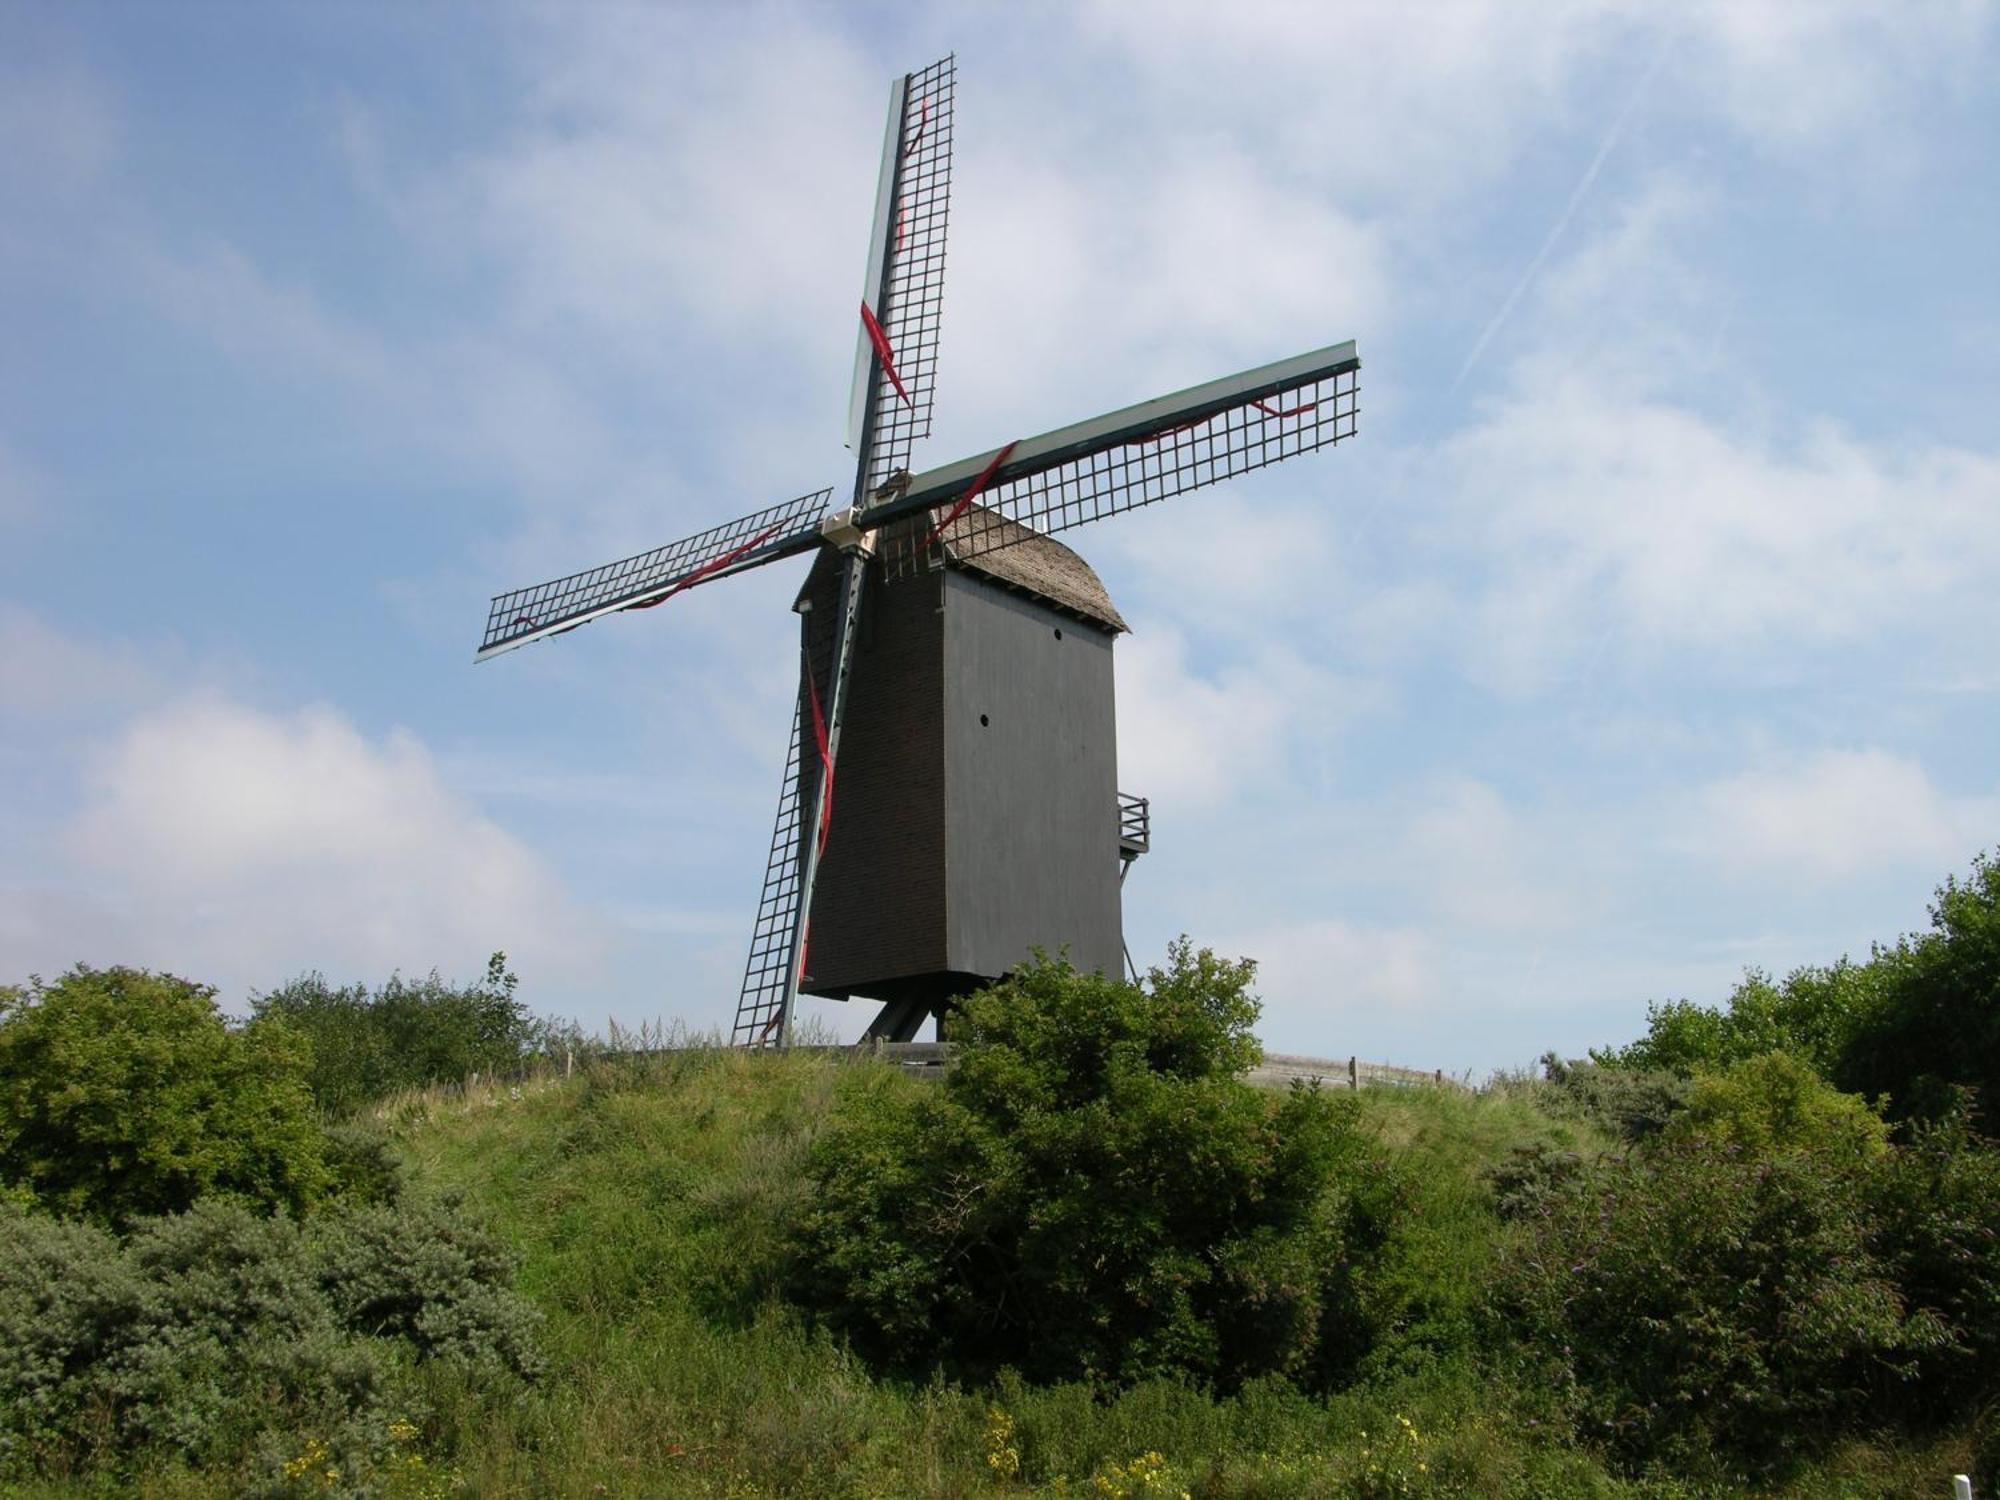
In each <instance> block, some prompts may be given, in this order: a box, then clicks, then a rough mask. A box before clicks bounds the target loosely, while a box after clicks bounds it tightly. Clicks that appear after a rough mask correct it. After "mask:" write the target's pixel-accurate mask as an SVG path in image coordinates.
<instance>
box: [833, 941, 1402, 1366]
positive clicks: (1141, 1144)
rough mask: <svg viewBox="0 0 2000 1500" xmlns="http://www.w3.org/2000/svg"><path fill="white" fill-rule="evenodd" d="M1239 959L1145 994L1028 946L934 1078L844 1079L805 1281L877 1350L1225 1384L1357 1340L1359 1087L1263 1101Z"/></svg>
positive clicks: (963, 1021) (1247, 969)
mask: <svg viewBox="0 0 2000 1500" xmlns="http://www.w3.org/2000/svg"><path fill="white" fill-rule="evenodd" d="M1252 972H1253V967H1252V965H1251V964H1249V963H1248V962H1242V963H1233V964H1232V963H1228V962H1225V961H1222V960H1218V959H1216V958H1215V957H1214V955H1212V954H1210V953H1208V952H1207V951H1206V950H1204V951H1202V952H1200V953H1198V954H1197V953H1194V952H1193V951H1192V950H1191V948H1190V945H1189V944H1188V942H1187V941H1186V940H1185V939H1182V940H1181V941H1180V942H1179V943H1178V944H1176V945H1175V946H1174V947H1173V949H1172V950H1171V952H1170V956H1169V962H1168V966H1167V967H1166V968H1165V969H1164V970H1163V969H1154V970H1153V971H1152V973H1151V974H1150V976H1149V978H1148V981H1147V984H1146V986H1145V987H1143V988H1142V987H1140V986H1137V985H1130V984H1126V983H1123V982H1121V981H1119V980H1116V979H1111V978H1108V977H1106V976H1104V975H1101V974H1082V973H1078V972H1077V971H1076V970H1074V969H1073V968H1071V967H1070V966H1069V965H1068V964H1067V963H1064V962H1039V963H1037V964H1034V965H1032V966H1030V967H1028V968H1026V969H1024V970H1022V971H1021V972H1019V973H1018V974H1016V975H1015V976H1013V977H1012V978H1010V979H1008V980H1006V981H1004V982H1002V983H1001V984H998V985H995V986H994V987H992V988H991V989H989V990H986V991H984V992H982V993H980V994H978V995H975V996H973V997H971V998H970V999H968V1000H967V1001H966V1002H965V1004H964V1007H963V1009H962V1010H961V1011H960V1012H959V1013H958V1014H956V1015H955V1016H954V1017H953V1018H952V1019H951V1020H950V1021H949V1022H948V1026H947V1029H948V1034H949V1035H950V1036H951V1038H952V1039H953V1041H954V1042H955V1043H956V1044H957V1046H958V1049H959V1050H958V1053H957V1057H956V1062H955V1066H954V1068H953V1070H952V1071H951V1072H950V1074H948V1075H947V1077H946V1079H945V1081H944V1082H943V1083H942V1084H941V1085H940V1086H939V1087H938V1088H937V1089H936V1090H934V1091H916V1092H913V1091H910V1090H906V1089H891V1088H884V1087H880V1086H873V1087H870V1086H865V1085H864V1086H863V1087H861V1088H858V1089H851V1090H850V1091H849V1092H848V1094H847V1096H846V1097H845V1098H844V1099H843V1100H842V1101H841V1104H840V1105H839V1108H838V1110H837V1112H836V1115H835V1118H834V1121H833V1123H832V1126H831V1128H830V1129H829V1131H828V1134H827V1135H826V1137H825V1138H824V1139H823V1140H822V1141H821V1143H820V1144H819V1145H818V1146H817V1147H816V1149H815V1151H814V1153H813V1156H812V1158H811V1162H810V1165H809V1174H810V1176H811V1179H812V1183H813V1197H812V1200H811V1203H810V1205H809V1207H808V1208H807V1209H806V1211H805V1212H804V1214H803V1216H802V1221H801V1227H800V1231H799V1238H798V1268H797V1275H796V1281H795V1286H796V1289H797V1295H798V1296H799V1297H800V1298H801V1299H802V1300H804V1301H806V1302H807V1303H808V1304H809V1305H811V1306H814V1307H816V1308H817V1309H818V1310H819V1311H820V1312H821V1313H822V1314H823V1315H824V1317H825V1318H826V1320H827V1321H828V1322H829V1323H831V1324H832V1325H833V1326H834V1327H835V1328H837V1329H839V1330H841V1331H843V1332H845V1333H846V1334H848V1335H849V1336H850V1337H851V1338H852V1339H853V1341H854V1342H855V1344H856V1345H857V1346H858V1347H860V1348H861V1349H862V1350H863V1351H864V1352H865V1353H868V1354H869V1355H871V1356H872V1357H874V1358H875V1359H877V1360H879V1361H884V1362H889V1363H897V1364H903V1365H911V1366H919V1367H921V1366H924V1365H927V1364H930V1363H932V1362H943V1363H945V1364H948V1365H952V1366H956V1367H960V1368H965V1369H972V1370H990V1369H992V1368H993V1367H996V1366H1001V1365H1007V1366H1013V1367H1015V1368H1018V1369H1020V1370H1021V1371H1022V1372H1023V1373H1025V1374H1027V1375H1028V1376H1030V1377H1031V1378H1035V1379H1062V1378H1077V1377H1081V1378H1085V1379H1106V1380H1112V1381H1122V1382H1130V1381H1136V1380H1141V1379H1144V1378H1147V1377H1149V1376H1154V1375H1170V1374H1171V1375H1182V1376H1188V1375H1191V1376H1194V1377H1196V1378H1199V1379H1212V1380H1215V1381H1218V1382H1220V1383H1222V1384H1224V1385H1234V1384H1235V1383H1237V1382H1240V1381H1241V1380H1243V1379H1245V1378H1247V1377H1250V1376H1253V1375H1256V1374H1259V1373H1264V1372H1271V1371H1304V1370H1305V1369H1307V1368H1308V1366H1309V1365H1310V1364H1311V1363H1312V1362H1313V1361H1315V1360H1316V1359H1318V1358H1319V1357H1321V1356H1322V1354H1323V1352H1324V1346H1325V1345H1326V1344H1327V1343H1328V1342H1329V1341H1338V1340H1339V1339H1341V1338H1342V1337H1344V1336H1347V1335H1348V1332H1349V1331H1348V1330H1347V1329H1346V1328H1345V1327H1343V1326H1339V1325H1334V1326H1329V1324H1328V1323H1327V1321H1326V1319H1325V1314H1326V1310H1327V1307H1328V1304H1329V1302H1337V1301H1339V1300H1340V1299H1341V1298H1342V1296H1343V1295H1345V1293H1344V1292H1343V1288H1342V1284H1341V1283H1342V1279H1343V1278H1346V1277H1348V1276H1350V1275H1351V1271H1352V1266H1351V1264H1349V1263H1348V1262H1347V1261H1346V1260H1345V1259H1344V1255H1343V1252H1344V1248H1345V1245H1346V1242H1347V1237H1348V1234H1349V1231H1350V1230H1351V1229H1353V1228H1354V1225H1355V1221H1356V1220H1357V1219H1358V1218H1359V1217H1361V1216H1362V1215H1364V1214H1365V1213H1366V1212H1367V1211H1368V1206H1369V1205H1368V1199H1367V1194H1366V1193H1364V1192H1357V1191H1351V1190H1350V1188H1351V1185H1352V1184H1354V1183H1356V1182H1360V1181H1362V1180H1364V1179H1365V1178H1366V1176H1367V1172H1366V1167H1365V1164H1364V1159H1365V1148H1364V1143H1363V1142H1362V1140H1361V1138H1360V1136H1359V1134H1358V1132H1357V1131H1356V1129H1355V1126H1354V1123H1353V1111H1352V1101H1351V1100H1350V1099H1347V1098H1345V1097H1342V1098H1339V1099H1336V1098H1335V1096H1332V1095H1327V1094H1321V1093H1320V1092H1318V1091H1317V1090H1312V1089H1306V1088H1303V1087H1301V1088H1298V1089H1294V1090H1293V1091H1291V1092H1290V1093H1289V1094H1286V1095H1283V1096H1276V1097H1274V1096H1272V1095H1270V1094H1267V1093H1264V1092H1262V1091H1259V1090H1256V1089H1254V1088H1251V1087H1250V1086H1248V1085H1246V1084H1245V1083H1243V1082H1242V1081H1241V1080H1240V1078H1239V1077H1238V1075H1239V1074H1240V1073H1241V1071H1242V1070H1243V1069H1244V1068H1246V1067H1248V1066H1250V1065H1251V1063H1253V1062H1254V1061H1255V1060H1256V1058H1257V1057H1258V1056H1259V1049H1258V1046H1257V1043H1256V1040H1255V1038H1254V1037H1252V1036H1251V1034H1250V1026H1251V1023H1252V1022H1253V1020H1254V1019H1255V1017H1256V1014H1257V1005H1256V1001H1255V1000H1254V999H1253V998H1252V997H1251V995H1250V994H1249V985H1250V981H1251V975H1252Z"/></svg>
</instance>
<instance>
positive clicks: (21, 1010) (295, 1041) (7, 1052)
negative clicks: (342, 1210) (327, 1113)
mask: <svg viewBox="0 0 2000 1500" xmlns="http://www.w3.org/2000/svg"><path fill="white" fill-rule="evenodd" d="M311 1074H312V1050H311V1048H310V1047H309V1046H308V1045H306V1043H305V1042H304V1040H303V1039H302V1038H301V1037H299V1036H298V1035H297V1034H296V1033H294V1032H292V1031H290V1030H288V1029H287V1028H285V1027H284V1026H281V1025H276V1024H273V1025H270V1026H264V1027H257V1028H253V1029H250V1030H232V1029H230V1028H229V1027H227V1026H226V1025H224V1023H223V1019H222V1016H221V1014H220V1013H219V1012H218V1011H217V1009H216V1006H215V992H214V991H213V990H212V989H208V988H205V987H204V986H202V985H198V984H190V983H188V982H187V981H186V980H184V979H176V978H174V977H173V976H172V975H169V974H149V973H146V972H144V971H143V970H138V969H91V968H87V967H85V966H83V965H81V964H79V965H78V966H77V967H76V968H75V969H73V970H71V971H70V972H69V973H68V974H65V975H64V976H63V977H62V978H61V979H59V980H57V981H56V982H55V983H54V984H51V985H43V984H41V983H40V982H39V981H34V982H31V983H30V985H29V986H28V988H27V989H25V990H0V1172H4V1181H5V1183H6V1185H7V1186H8V1187H9V1188H11V1189H12V1190H13V1191H14V1192H15V1193H16V1194H17V1195H20V1196H22V1197H24V1198H25V1199H26V1200H27V1201H29V1202H32V1203H38V1204H41V1205H43V1206H44V1207H46V1208H48V1209H50V1210H52V1211H54V1212H57V1213H63V1214H77V1215H83V1216H86V1217H89V1218H93V1219H96V1220H99V1221H102V1222H107V1223H120V1222H123V1221H126V1220H129V1219H131V1218H133V1217H135V1216H138V1215H141V1214H163V1213H176V1212H178V1211H180V1210H182V1209H185V1208H188V1207H191V1206H192V1205H193V1204H194V1203H195V1202H196V1201H197V1200H198V1199H200V1198H203V1197H206V1196H209V1195H212V1194H234V1195H237V1196H240V1197H243V1198H245V1199H248V1200H250V1201H251V1202H254V1203H257V1204H259V1205H261V1206H265V1207H273V1206H282V1207H285V1208H289V1209H293V1210H299V1209H304V1208H308V1207H310V1206H311V1205H312V1204H314V1203H315V1202H317V1201H318V1200H319V1199H320V1198H321V1197H322V1196H324V1194H325V1193H326V1191H327V1189H328V1187H329V1186H330V1185H331V1174H330V1172H329V1170H328V1168H327V1165H326V1162H325V1151H324V1142H323V1139H322V1137H321V1134H320V1130H319V1127H318V1125H317V1124H315V1123H314V1120H313V1114H312V1096H311V1092H310V1088H309V1085H308V1080H309V1079H310V1077H311Z"/></svg>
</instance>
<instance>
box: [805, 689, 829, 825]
mask: <svg viewBox="0 0 2000 1500" xmlns="http://www.w3.org/2000/svg"><path fill="white" fill-rule="evenodd" d="M806 695H807V697H808V698H809V699H810V700H811V702H812V712H813V738H814V739H815V740H817V741H818V742H819V765H820V774H821V775H822V776H823V777H824V778H825V783H826V790H825V791H824V792H823V793H822V794H821V796H820V812H819V847H820V852H821V853H825V852H826V831H827V829H828V827H829V826H831V824H832V823H833V752H832V751H831V750H830V749H829V748H828V747H827V742H826V719H825V718H824V717H823V716H822V715H821V713H820V711H819V684H818V683H816V682H814V681H813V675H812V672H811V670H810V669H808V670H807V672H806Z"/></svg>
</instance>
